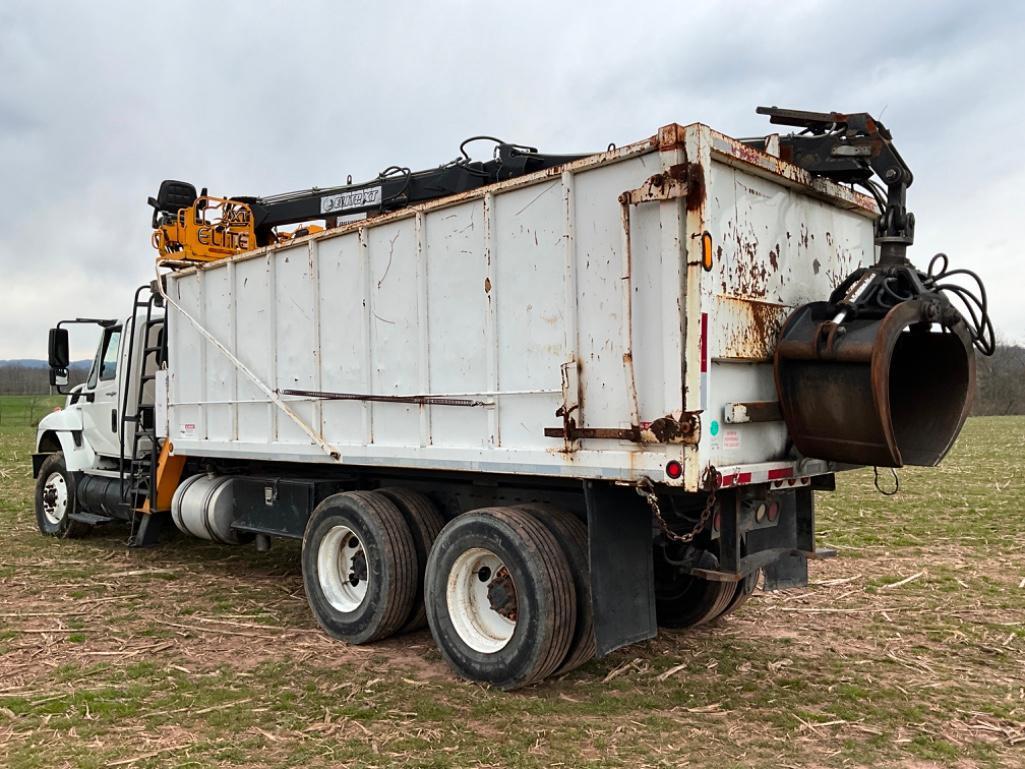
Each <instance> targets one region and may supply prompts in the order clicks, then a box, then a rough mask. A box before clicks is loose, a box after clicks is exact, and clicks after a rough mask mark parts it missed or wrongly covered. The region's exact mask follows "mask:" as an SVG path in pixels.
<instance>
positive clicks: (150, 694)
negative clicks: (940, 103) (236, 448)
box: [0, 418, 1025, 769]
mask: <svg viewBox="0 0 1025 769" xmlns="http://www.w3.org/2000/svg"><path fill="white" fill-rule="evenodd" d="M31 448H32V430H31V429H29V428H26V427H17V428H15V427H7V426H6V425H5V426H0V524H2V526H3V535H2V537H0V766H10V767H47V769H54V768H55V767H104V766H105V767H140V768H141V767H162V766H176V767H207V766H217V767H228V766H231V767H234V766H238V767H255V766H259V767H285V766H293V765H302V766H308V767H338V766H353V767H355V766H359V767H384V766H401V767H443V766H459V767H469V766H488V767H505V766H525V767H551V766H565V767H578V766H602V767H620V766H623V767H635V766H652V767H668V766H695V767H700V766H715V767H766V766H802V767H832V766H850V767H855V766H856V767H862V766H864V767H870V766H871V767H880V766H883V767H886V766H901V767H908V766H909V767H915V768H917V769H924V768H925V767H947V766H956V767H961V768H962V769H964V768H967V767H976V766H978V767H989V766H999V767H1016V768H1017V767H1021V766H1025V519H1023V516H1022V511H1023V509H1025V418H981V419H975V420H972V421H971V422H970V423H969V424H968V426H967V427H966V429H965V431H964V434H963V436H962V438H961V440H960V442H959V443H958V445H957V447H956V449H955V451H954V452H953V453H952V455H951V456H950V457H949V458H948V460H947V461H946V462H945V463H944V465H943V466H942V467H941V468H938V469H932V470H914V471H906V472H901V490H900V493H899V494H898V495H897V496H895V497H883V496H880V495H879V494H878V493H876V492H875V491H874V489H873V484H872V473H871V471H867V472H858V473H854V474H847V475H844V476H842V477H841V478H840V479H839V480H840V490H839V491H838V492H837V493H836V494H833V495H821V496H820V498H819V519H820V520H819V525H820V540H821V542H822V543H823V544H828V545H830V546H834V547H836V548H837V549H838V550H839V553H840V557H839V558H837V559H835V560H832V561H825V562H819V563H815V564H813V565H812V576H811V578H812V585H811V587H810V588H809V589H808V590H805V591H792V592H785V593H776V594H766V593H762V592H758V593H756V594H755V596H754V598H753V599H752V600H751V602H750V603H748V605H747V606H746V607H744V608H743V609H741V610H740V611H739V612H737V613H736V614H735V615H734V616H732V617H730V618H727V619H725V620H722V621H720V622H719V624H718V625H716V626H713V627H708V628H702V629H699V630H696V631H692V632H678V633H664V634H662V635H660V636H659V638H658V639H657V640H654V641H651V642H649V643H645V644H642V645H639V646H635V647H631V648H628V649H624V650H621V651H619V652H616V653H614V654H612V655H611V656H609V657H607V658H605V659H601V660H595V661H593V662H591V663H590V664H589V665H587V666H586V667H584V668H583V669H582V670H579V671H576V672H574V673H571V674H569V675H568V676H566V677H564V678H562V679H559V680H554V681H550V682H547V683H545V684H543V685H541V686H537V687H534V688H532V689H528V690H526V691H520V692H514V693H511V694H506V693H502V692H498V691H493V690H491V689H488V688H486V687H481V686H476V685H473V684H468V683H465V682H462V681H459V680H458V679H456V678H454V677H453V676H452V675H451V674H450V673H449V672H448V670H447V668H446V667H445V665H444V663H443V662H442V660H441V659H440V656H439V654H438V652H437V651H435V649H434V647H433V643H432V641H431V638H430V636H429V634H428V633H426V632H422V633H417V634H413V635H409V636H404V637H400V638H397V639H393V640H391V641H387V642H384V643H380V644H376V645H373V646H368V647H349V646H346V645H344V644H340V643H336V642H333V641H330V640H329V639H327V638H326V637H325V636H324V635H322V634H321V633H320V632H319V631H318V630H317V629H316V627H315V624H314V621H313V619H312V618H311V616H310V614H309V612H308V610H307V607H306V604H305V599H304V596H303V591H302V580H301V577H300V574H299V559H298V550H297V548H296V547H295V546H291V545H284V546H278V545H277V544H276V545H275V549H274V550H273V551H272V552H270V553H267V554H259V553H256V552H255V550H254V549H252V548H230V547H218V546H212V545H206V544H203V543H200V542H195V541H189V540H185V539H183V538H182V539H177V540H175V541H173V542H171V543H169V544H167V545H163V546H161V547H160V548H158V549H153V550H146V551H128V550H127V549H126V548H125V546H124V544H125V539H126V536H127V531H126V530H124V529H118V528H111V529H108V530H106V531H104V532H102V533H99V534H95V535H93V536H91V537H89V538H87V539H83V540H74V541H57V540H52V539H45V538H43V537H41V536H39V535H38V534H37V533H36V530H35V522H34V519H33V512H32V480H31V477H30V471H29V453H30V452H31Z"/></svg>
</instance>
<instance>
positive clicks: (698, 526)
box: [635, 465, 719, 543]
mask: <svg viewBox="0 0 1025 769" xmlns="http://www.w3.org/2000/svg"><path fill="white" fill-rule="evenodd" d="M701 485H702V486H703V487H704V488H705V489H706V490H707V491H708V498H707V499H706V500H705V508H704V510H702V511H701V515H700V516H699V517H698V522H697V523H695V524H694V528H693V529H691V530H690V531H688V532H687V533H686V534H677V533H676V532H675V531H673V530H672V529H670V528H669V524H668V523H666V519H665V518H663V517H662V509H661V508H660V507H659V505H658V496H657V495H656V494H655V484H654V482H652V480H651V478H646V477H645V478H641V480H640V481H638V482H637V486H636V487H635V489H636V491H637V493H638V494H640V495H641V496H642V497H644V501H645V502H647V503H648V507H650V508H651V512H652V513H654V515H655V520H656V521H658V526H659V528H660V529H662V533H663V534H665V535H666V537H667V538H668V539H671V540H672V541H673V542H684V543H686V542H693V541H694V538H695V537H696V536H697V535H698V534H700V533H701V532H702V531H704V529H705V526H707V525H708V521H709V519H710V518H711V517H712V513H713V512H714V511H715V490H716V488H717V487H718V485H719V473H718V471H717V470H716V469H715V468H714V467H712V466H711V465H709V466H708V467H707V468H706V469H705V472H704V474H703V475H702V476H701Z"/></svg>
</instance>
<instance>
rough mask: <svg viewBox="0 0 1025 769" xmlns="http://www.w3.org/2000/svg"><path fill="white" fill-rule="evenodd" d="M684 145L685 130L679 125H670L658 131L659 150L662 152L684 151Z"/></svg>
mask: <svg viewBox="0 0 1025 769" xmlns="http://www.w3.org/2000/svg"><path fill="white" fill-rule="evenodd" d="M683 143H684V128H683V126H682V125H680V124H679V123H670V124H669V125H667V126H662V127H661V128H659V129H658V148H659V150H660V151H662V152H666V151H668V150H675V149H682V148H683Z"/></svg>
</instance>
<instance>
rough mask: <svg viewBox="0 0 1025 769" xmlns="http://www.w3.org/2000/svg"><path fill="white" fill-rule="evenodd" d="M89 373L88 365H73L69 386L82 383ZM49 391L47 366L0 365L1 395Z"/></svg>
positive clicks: (33, 393)
mask: <svg viewBox="0 0 1025 769" xmlns="http://www.w3.org/2000/svg"><path fill="white" fill-rule="evenodd" d="M88 375H89V368H88V366H80V365H79V366H75V365H73V366H72V367H71V368H70V369H69V370H68V380H69V386H73V385H77V384H81V383H82V382H84V381H85V378H86V377H87V376H88ZM49 392H50V370H49V369H48V368H46V367H45V366H26V365H22V364H7V365H3V366H0V395H45V394H47V393H49Z"/></svg>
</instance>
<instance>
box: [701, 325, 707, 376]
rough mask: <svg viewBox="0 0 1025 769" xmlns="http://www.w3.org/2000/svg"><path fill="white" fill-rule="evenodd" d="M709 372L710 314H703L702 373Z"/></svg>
mask: <svg viewBox="0 0 1025 769" xmlns="http://www.w3.org/2000/svg"><path fill="white" fill-rule="evenodd" d="M707 371H708V313H707V312H703V313H701V373H702V374H704V373H705V372H707Z"/></svg>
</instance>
